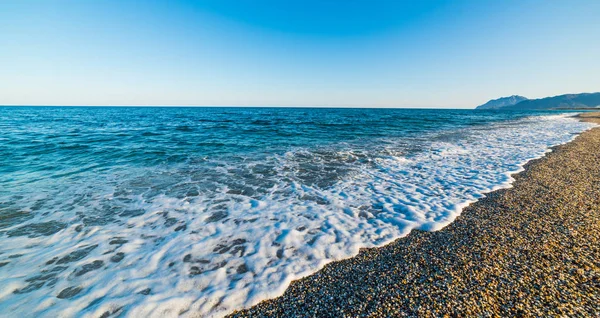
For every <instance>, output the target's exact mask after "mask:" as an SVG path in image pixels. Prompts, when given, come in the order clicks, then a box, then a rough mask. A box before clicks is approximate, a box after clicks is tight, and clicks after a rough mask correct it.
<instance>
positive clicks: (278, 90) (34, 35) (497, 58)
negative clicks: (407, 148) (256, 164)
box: [0, 0, 600, 108]
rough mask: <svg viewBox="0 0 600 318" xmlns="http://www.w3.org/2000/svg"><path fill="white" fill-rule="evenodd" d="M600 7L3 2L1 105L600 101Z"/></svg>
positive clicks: (262, 0) (324, 1) (327, 1)
mask: <svg viewBox="0 0 600 318" xmlns="http://www.w3.org/2000/svg"><path fill="white" fill-rule="evenodd" d="M599 17H600V1H596V0H591V1H577V0H574V1H552V0H547V1H541V0H540V1H528V0H521V1H512V0H505V1H485V0H481V1H442V0H440V1H410V2H409V1H377V0H371V1H366V0H365V1H359V0H347V1H331V0H321V1H317V0H304V1H291V0H290V1H266V0H254V1H250V0H237V1H225V0H220V1H218V0H215V1H127V0H121V1H78V0H72V1H56V0H45V1H29V0H4V1H0V104H4V105H216V106H220V105H228V106H234V105H255V106H353V107H354V106H358V107H451V108H470V107H474V106H475V105H477V104H481V103H483V102H485V101H487V100H488V99H491V98H497V97H500V96H506V95H512V94H520V95H525V96H527V97H530V98H535V97H543V96H548V95H558V94H563V93H571V92H584V91H600V59H599V58H598V57H599V56H600V19H599Z"/></svg>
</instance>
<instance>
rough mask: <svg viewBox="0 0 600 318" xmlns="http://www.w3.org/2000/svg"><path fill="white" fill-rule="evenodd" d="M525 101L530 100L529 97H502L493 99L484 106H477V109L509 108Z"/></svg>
mask: <svg viewBox="0 0 600 318" xmlns="http://www.w3.org/2000/svg"><path fill="white" fill-rule="evenodd" d="M525 100H528V99H527V97H523V96H519V95H512V96H508V97H501V98H498V99H492V100H490V101H489V102H487V103H485V104H483V105H480V106H477V107H476V109H498V108H503V107H507V106H512V105H515V104H517V103H520V102H522V101H525Z"/></svg>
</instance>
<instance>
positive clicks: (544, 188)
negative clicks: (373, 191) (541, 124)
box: [231, 112, 600, 317]
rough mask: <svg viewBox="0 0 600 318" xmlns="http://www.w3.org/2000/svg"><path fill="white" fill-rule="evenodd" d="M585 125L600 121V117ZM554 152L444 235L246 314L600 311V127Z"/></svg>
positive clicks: (317, 280) (409, 240)
mask: <svg viewBox="0 0 600 318" xmlns="http://www.w3.org/2000/svg"><path fill="white" fill-rule="evenodd" d="M579 117H580V118H581V119H582V120H586V121H593V122H595V123H599V124H600V113H598V112H594V113H584V114H581V115H580V116H579ZM597 128H598V127H596V128H593V129H591V130H588V131H586V132H584V133H582V134H581V135H579V136H577V137H576V138H575V139H574V140H573V141H571V142H569V143H566V144H563V145H560V146H557V147H553V148H552V150H553V151H552V152H550V153H548V154H546V156H544V157H542V158H540V159H534V160H531V161H529V162H528V163H527V164H526V165H525V166H524V170H523V171H521V172H519V173H517V174H515V175H513V178H514V179H515V181H514V182H513V184H512V187H510V188H503V189H499V190H496V191H493V192H490V193H487V194H486V197H485V198H482V199H480V200H478V201H477V202H475V203H472V204H471V205H469V206H468V207H466V208H465V209H464V210H463V211H462V213H461V215H460V216H459V217H458V218H457V219H456V220H455V221H454V222H453V223H451V224H450V225H448V226H446V227H445V228H443V229H442V230H439V231H436V232H423V231H418V230H413V231H412V232H411V233H410V234H409V235H408V236H406V237H403V238H400V239H397V240H396V241H394V242H392V243H390V244H388V245H385V246H383V247H378V248H368V249H362V250H361V251H360V253H359V254H358V255H357V256H355V257H353V258H350V259H346V260H342V261H338V262H333V263H330V264H328V265H326V266H325V267H324V268H323V269H321V270H320V271H318V272H316V273H314V274H312V275H310V276H307V277H305V278H302V279H299V280H297V281H294V282H292V284H291V285H290V286H289V287H288V289H287V290H286V292H285V293H284V294H283V295H282V296H280V297H278V298H274V299H270V300H265V301H263V302H261V303H259V304H258V305H256V306H253V307H251V308H249V309H244V310H241V311H236V312H234V313H232V314H231V316H234V317H243V316H358V315H361V316H362V315H368V316H390V315H394V316H416V315H418V316H422V315H426V316H431V315H434V316H439V315H444V314H450V315H458V316H464V315H476V316H490V315H501V316H505V315H534V316H539V315H590V316H591V315H594V314H596V313H597V312H600V305H599V304H600V291H599V289H598V281H600V261H599V259H600V246H599V245H598V242H599V241H600V212H599V211H600V199H599V198H600V155H599V154H600V129H597Z"/></svg>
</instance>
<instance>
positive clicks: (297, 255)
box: [0, 115, 593, 317]
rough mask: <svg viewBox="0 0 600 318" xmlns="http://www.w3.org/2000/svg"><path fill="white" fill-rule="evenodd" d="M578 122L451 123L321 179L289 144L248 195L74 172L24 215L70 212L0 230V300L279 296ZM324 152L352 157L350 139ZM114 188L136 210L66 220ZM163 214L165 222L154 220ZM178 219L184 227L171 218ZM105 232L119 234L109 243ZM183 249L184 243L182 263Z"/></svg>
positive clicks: (132, 307)
mask: <svg viewBox="0 0 600 318" xmlns="http://www.w3.org/2000/svg"><path fill="white" fill-rule="evenodd" d="M591 127H593V125H592V124H589V123H582V122H579V121H577V120H575V119H573V118H571V117H568V116H564V115H557V116H535V117H529V118H526V119H522V120H519V121H518V122H511V123H509V124H507V123H499V124H493V125H488V126H484V127H479V128H478V129H465V130H463V131H461V132H460V134H461V136H462V137H461V138H459V139H457V140H451V141H444V138H443V136H438V137H439V138H437V139H434V140H433V141H432V142H431V143H430V144H427V145H423V146H424V147H426V149H423V151H420V152H417V153H414V154H412V155H408V156H406V157H397V156H386V157H378V158H375V159H374V160H372V162H370V163H368V164H365V165H363V166H361V169H359V170H358V171H352V173H348V174H345V177H344V178H343V179H341V180H338V181H337V182H334V183H332V185H331V186H327V187H317V186H312V185H310V184H306V183H302V182H300V181H299V180H301V178H299V177H298V174H301V173H303V170H302V168H301V166H300V165H299V164H298V161H297V160H296V156H298V155H311V154H310V152H308V153H307V152H304V153H302V154H300V152H302V151H300V150H299V151H296V152H290V153H288V154H286V155H283V156H279V157H273V158H271V159H270V160H273V161H274V162H275V163H276V164H275V165H276V168H277V176H276V178H274V179H273V180H274V181H273V183H272V186H271V187H270V188H269V189H268V191H266V192H265V193H263V194H260V195H253V196H246V195H244V194H240V193H239V192H232V193H227V192H228V190H230V189H229V188H227V187H226V186H223V185H220V188H219V190H218V191H213V192H201V193H200V195H198V196H186V197H183V198H182V197H175V196H169V195H165V194H158V195H153V196H151V195H147V193H146V192H145V193H142V194H139V193H133V194H131V195H126V194H123V193H120V194H118V195H117V194H116V189H117V188H118V186H116V185H120V186H121V187H123V188H125V189H127V188H128V187H132V185H131V184H129V185H128V186H122V182H123V180H130V181H131V180H136V176H140V175H141V176H146V177H147V178H146V179H148V178H150V177H151V176H152V175H155V174H160V175H161V176H163V177H165V178H166V177H168V176H169V174H172V175H173V176H175V178H176V179H177V178H182V176H183V175H182V174H181V171H169V170H167V171H152V172H151V173H150V174H149V172H148V171H143V170H134V171H130V170H122V171H119V170H118V169H117V172H116V173H114V174H113V175H110V176H105V177H106V179H104V181H105V183H102V182H99V183H98V184H97V185H94V186H93V187H92V190H93V191H86V189H85V188H83V187H82V186H81V185H79V184H74V185H72V186H71V187H68V188H67V189H63V191H62V194H61V195H60V196H58V197H56V198H54V199H53V198H45V199H46V200H54V204H55V207H54V208H52V209H51V212H52V213H49V214H48V215H37V216H36V217H35V218H34V219H33V220H30V221H29V223H36V222H46V221H48V220H58V221H62V222H66V223H72V224H73V225H71V226H68V227H67V228H65V229H64V230H62V231H59V232H57V233H56V234H54V235H52V236H50V237H37V238H27V237H24V236H15V237H3V238H2V246H0V253H1V254H0V255H1V256H2V259H3V260H4V258H6V257H7V256H8V255H15V254H23V255H22V256H20V257H17V258H12V259H10V263H9V264H7V265H5V266H4V267H2V268H0V286H3V287H2V288H1V290H0V313H1V314H2V315H11V316H21V317H26V316H66V317H69V316H90V317H96V316H99V315H101V314H102V313H104V312H107V311H108V312H119V311H122V312H124V313H125V315H126V316H129V317H140V316H150V317H176V316H179V315H183V316H196V315H202V316H221V315H224V314H226V313H228V312H231V311H232V310H234V309H240V308H243V307H248V306H251V305H254V304H256V303H258V302H259V301H261V300H263V299H266V298H271V297H276V296H278V295H281V294H282V293H283V292H284V290H285V289H286V287H287V286H288V285H289V283H290V282H291V281H292V280H294V279H297V278H300V277H303V276H305V275H308V274H311V273H314V272H315V271H317V270H318V269H320V268H322V267H323V266H324V265H325V264H327V263H329V262H331V261H335V260H341V259H344V258H348V257H351V256H353V255H356V254H357V253H358V251H359V249H360V248H362V247H373V246H380V245H383V244H386V243H388V242H390V241H392V240H394V239H396V238H398V237H402V236H405V235H407V234H408V233H409V232H410V231H411V230H412V229H422V230H429V231H433V230H439V229H441V228H443V227H444V226H446V225H448V224H449V223H451V222H452V221H453V220H454V219H455V218H456V217H457V216H458V215H459V214H460V212H461V210H462V209H463V208H464V207H465V206H467V205H468V204H470V203H472V202H474V201H476V200H477V199H479V198H481V197H482V196H483V195H484V194H485V193H487V192H489V191H492V190H495V189H499V188H505V187H508V186H510V184H511V182H512V181H513V179H512V177H511V174H512V173H514V172H518V171H521V170H522V166H523V164H525V163H526V162H528V161H529V160H531V159H534V158H539V157H541V156H543V155H544V154H545V153H546V152H547V150H548V147H551V146H555V145H558V144H562V143H565V142H568V141H570V140H572V139H573V138H574V136H575V135H574V134H576V133H580V132H582V131H585V130H587V129H590V128H591ZM453 133H456V132H453ZM436 140H437V141H436ZM338 155H340V156H344V157H345V158H347V157H357V155H356V154H353V153H352V152H345V153H342V154H338ZM309 161H310V160H309ZM315 161H316V159H315ZM248 164H249V165H253V164H254V165H257V164H259V163H248ZM235 168H236V167H232V166H222V167H220V169H221V171H222V173H224V174H230V175H231V177H234V178H235V176H236V174H235V172H232V171H231V169H235ZM197 177H198V178H200V176H195V175H193V174H191V175H189V176H185V177H184V178H183V179H185V180H178V181H177V183H176V184H175V185H176V186H178V185H184V184H192V185H193V184H194V182H196V181H194V180H195V178H197ZM141 179H143V180H146V179H144V178H141ZM138 181H139V180H138ZM209 181H210V180H205V179H202V180H200V182H209ZM131 182H133V181H131ZM140 182H141V181H140ZM144 186H146V185H144ZM245 186H248V187H252V185H251V184H246V185H245ZM150 188H151V186H150ZM88 190H89V189H88ZM148 191H151V190H148ZM82 195H88V197H86V198H87V199H86V201H85V202H82V201H76V198H78V197H80V196H82ZM90 196H91V197H90ZM123 198H127V199H128V200H129V201H124V202H126V203H123V204H124V205H126V207H127V208H128V209H142V210H144V211H146V213H144V214H141V215H138V216H133V217H127V218H124V219H118V220H117V221H113V222H109V223H108V224H104V225H98V226H88V227H85V228H84V230H83V231H81V232H78V231H77V222H79V220H80V217H79V216H80V214H81V213H87V214H89V213H92V212H90V211H93V208H94V207H97V208H99V209H100V208H102V204H103V202H105V201H106V200H119V199H123ZM111 202H112V201H111ZM84 203H85V204H84ZM69 206H70V207H71V208H70V209H67V207H69ZM219 211H220V212H223V213H226V216H224V215H225V214H221V215H220V216H219V214H218V213H217V214H216V215H217V216H218V217H214V216H215V212H219ZM165 212H166V213H167V214H165ZM78 213H79V215H78ZM221 216H222V217H223V218H221V219H219V218H220V217H221ZM211 217H213V220H211V219H210V218H211ZM168 218H172V219H173V220H174V221H172V222H171V223H173V222H175V223H173V224H171V225H166V222H167V221H166V220H167V219H168ZM214 219H217V220H216V221H215V220H214ZM183 224H185V225H186V229H185V230H180V231H175V230H174V228H175V227H177V226H179V225H183ZM16 227H17V226H15V227H13V228H16ZM9 230H10V229H9ZM116 237H118V238H121V239H123V240H126V241H127V242H125V243H123V244H122V245H120V244H111V243H110V242H111V240H113V239H114V238H116ZM91 245H98V247H96V248H95V249H93V250H92V251H91V252H90V253H89V255H87V256H86V257H84V258H82V259H80V260H76V261H74V262H71V263H67V264H64V266H69V267H68V269H66V270H64V271H62V272H60V273H59V274H58V275H56V278H57V279H56V281H55V285H54V286H50V285H52V284H50V283H49V282H46V284H45V285H44V286H43V287H41V288H40V289H37V290H33V291H31V292H28V293H23V294H15V293H12V291H14V290H16V289H20V288H24V287H26V286H27V285H28V284H29V283H28V282H26V279H28V278H31V277H35V276H36V275H40V273H41V272H42V271H43V270H48V269H51V268H54V267H55V266H58V265H57V264H50V265H46V262H47V261H49V260H51V259H52V258H54V257H59V258H60V257H63V256H65V255H68V254H69V253H71V252H73V251H74V250H76V249H81V248H82V247H84V246H91ZM118 252H120V253H124V258H123V260H122V261H120V262H112V261H111V260H110V258H111V257H113V256H114V255H115V254H116V253H118ZM186 255H190V256H187V259H186V261H185V262H184V258H186ZM93 261H102V262H104V263H103V265H102V267H101V268H100V269H97V270H94V271H90V272H89V273H87V274H84V275H81V276H76V275H75V274H74V270H76V269H77V268H81V266H83V265H84V264H90V263H91V262H93ZM71 286H79V287H81V288H82V291H81V292H80V293H79V294H78V295H76V296H75V297H73V298H72V299H70V300H66V299H58V298H56V296H57V295H58V293H59V292H60V291H61V290H63V289H65V288H67V287H71ZM147 288H150V289H151V291H150V292H149V293H148V295H144V294H140V292H141V291H143V290H145V289H147Z"/></svg>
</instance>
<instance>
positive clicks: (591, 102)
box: [503, 93, 600, 110]
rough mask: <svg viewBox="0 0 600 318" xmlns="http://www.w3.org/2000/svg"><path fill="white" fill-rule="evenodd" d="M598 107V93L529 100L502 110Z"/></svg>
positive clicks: (599, 96)
mask: <svg viewBox="0 0 600 318" xmlns="http://www.w3.org/2000/svg"><path fill="white" fill-rule="evenodd" d="M598 106H600V93H583V94H565V95H559V96H553V97H546V98H540V99H530V100H526V101H522V102H520V103H518V104H515V105H511V106H507V107H506V108H503V109H512V110H517V109H554V108H594V107H598Z"/></svg>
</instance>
